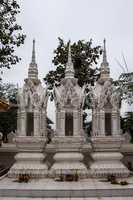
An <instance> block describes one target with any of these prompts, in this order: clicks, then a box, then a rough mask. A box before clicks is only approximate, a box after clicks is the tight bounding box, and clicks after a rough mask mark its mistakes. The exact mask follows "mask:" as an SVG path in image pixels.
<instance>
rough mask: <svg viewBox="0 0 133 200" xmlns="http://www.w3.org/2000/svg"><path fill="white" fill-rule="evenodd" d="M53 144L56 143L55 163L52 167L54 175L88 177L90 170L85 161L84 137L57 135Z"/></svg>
mask: <svg viewBox="0 0 133 200" xmlns="http://www.w3.org/2000/svg"><path fill="white" fill-rule="evenodd" d="M52 142H53V145H55V149H56V150H55V151H56V153H55V155H54V157H53V158H54V160H55V163H54V164H53V166H52V167H51V169H50V175H51V176H52V177H59V176H60V175H63V176H65V175H75V174H78V177H79V178H87V177H88V170H87V168H86V166H85V164H84V163H83V159H84V156H83V154H82V152H81V151H82V148H83V145H84V144H85V140H84V138H83V137H73V136H72V137H55V138H53V141H52Z"/></svg>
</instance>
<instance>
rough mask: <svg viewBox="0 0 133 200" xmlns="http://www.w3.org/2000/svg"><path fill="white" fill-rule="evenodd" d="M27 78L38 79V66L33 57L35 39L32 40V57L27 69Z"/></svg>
mask: <svg viewBox="0 0 133 200" xmlns="http://www.w3.org/2000/svg"><path fill="white" fill-rule="evenodd" d="M28 78H30V79H36V80H37V79H38V68H37V64H36V57H35V39H34V40H33V48H32V58H31V63H30V65H29V69H28Z"/></svg>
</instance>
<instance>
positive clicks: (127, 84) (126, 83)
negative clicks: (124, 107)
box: [117, 72, 133, 105]
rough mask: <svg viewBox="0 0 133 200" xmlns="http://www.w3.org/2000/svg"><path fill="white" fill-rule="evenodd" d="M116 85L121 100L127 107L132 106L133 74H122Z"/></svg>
mask: <svg viewBox="0 0 133 200" xmlns="http://www.w3.org/2000/svg"><path fill="white" fill-rule="evenodd" d="M117 84H118V86H119V87H120V89H121V90H122V94H123V97H122V98H123V100H125V101H126V102H127V103H128V104H129V105H131V104H133V72H130V73H122V74H121V75H120V77H119V79H118V81H117Z"/></svg>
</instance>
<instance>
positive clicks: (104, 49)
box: [101, 39, 109, 67]
mask: <svg viewBox="0 0 133 200" xmlns="http://www.w3.org/2000/svg"><path fill="white" fill-rule="evenodd" d="M103 43H104V46H103V62H102V64H101V65H102V66H104V67H107V66H109V63H108V61H107V52H106V39H104V40H103Z"/></svg>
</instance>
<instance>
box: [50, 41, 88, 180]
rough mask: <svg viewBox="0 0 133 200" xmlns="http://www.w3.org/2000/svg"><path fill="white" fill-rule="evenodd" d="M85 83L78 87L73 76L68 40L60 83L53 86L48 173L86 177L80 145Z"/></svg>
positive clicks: (83, 141)
mask: <svg viewBox="0 0 133 200" xmlns="http://www.w3.org/2000/svg"><path fill="white" fill-rule="evenodd" d="M84 99H85V87H83V88H81V87H80V86H79V85H78V83H77V79H76V78H74V67H73V63H72V58H71V46H70V42H69V50H68V61H67V64H66V70H65V78H63V79H62V81H61V84H60V86H58V87H56V86H55V87H54V100H55V105H56V135H55V136H54V137H53V139H52V144H53V145H55V152H56V153H55V155H54V160H55V163H54V164H53V165H52V167H51V175H52V176H56V175H57V176H58V175H64V176H65V175H66V176H67V175H74V174H78V176H79V177H81V178H83V177H87V173H88V172H87V168H86V166H85V164H84V163H83V158H84V156H83V154H82V152H81V151H82V148H83V146H84V144H85V135H84V131H83V127H82V124H83V119H82V115H83V113H82V112H83V105H84Z"/></svg>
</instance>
